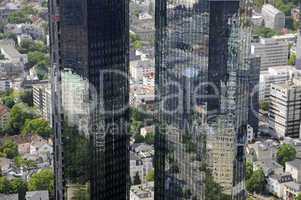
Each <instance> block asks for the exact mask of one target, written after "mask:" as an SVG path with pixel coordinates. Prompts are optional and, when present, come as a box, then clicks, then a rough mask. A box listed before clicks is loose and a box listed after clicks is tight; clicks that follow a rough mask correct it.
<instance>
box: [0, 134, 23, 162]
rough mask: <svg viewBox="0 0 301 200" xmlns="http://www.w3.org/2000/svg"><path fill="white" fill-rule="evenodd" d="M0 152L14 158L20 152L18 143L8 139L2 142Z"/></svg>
mask: <svg viewBox="0 0 301 200" xmlns="http://www.w3.org/2000/svg"><path fill="white" fill-rule="evenodd" d="M0 152H1V153H2V155H4V156H6V157H7V158H9V159H13V158H15V157H16V156H17V155H18V154H19V153H18V145H17V144H16V143H15V142H14V141H13V140H10V139H7V140H5V141H4V143H3V144H2V146H1V148H0Z"/></svg>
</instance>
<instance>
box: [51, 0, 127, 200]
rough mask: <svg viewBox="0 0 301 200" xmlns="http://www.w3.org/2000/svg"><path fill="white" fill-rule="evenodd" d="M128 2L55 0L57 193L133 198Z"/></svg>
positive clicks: (114, 199)
mask: <svg viewBox="0 0 301 200" xmlns="http://www.w3.org/2000/svg"><path fill="white" fill-rule="evenodd" d="M128 4H129V2H128V0H121V1H120V0H91V1H87V0H50V1H49V11H50V35H51V61H52V94H53V95H52V96H53V98H52V105H53V128H54V130H55V135H54V136H55V137H54V141H55V142H54V145H55V162H54V166H55V198H56V200H62V199H67V200H69V199H78V198H82V199H92V200H107V199H112V200H117V199H118V200H125V199H128V189H129V188H128V170H129V156H128V135H127V132H128V131H127V122H128V119H129V112H128V98H129V91H128V90H129V88H128V80H127V74H128V62H129V61H128V53H129V52H128V51H129V22H128V19H129V16H128V15H129V8H128V7H129V5H128Z"/></svg>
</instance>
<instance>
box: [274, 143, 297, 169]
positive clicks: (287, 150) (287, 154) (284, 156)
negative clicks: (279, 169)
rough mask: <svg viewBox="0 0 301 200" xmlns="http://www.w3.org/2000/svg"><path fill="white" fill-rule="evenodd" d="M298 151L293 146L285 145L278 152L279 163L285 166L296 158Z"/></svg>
mask: <svg viewBox="0 0 301 200" xmlns="http://www.w3.org/2000/svg"><path fill="white" fill-rule="evenodd" d="M296 153H297V152H296V149H295V147H294V146H293V145H291V144H283V145H282V146H281V147H280V148H279V149H278V151H277V161H278V162H279V163H280V164H281V165H282V166H285V163H286V162H288V161H292V160H294V159H295V158H296Z"/></svg>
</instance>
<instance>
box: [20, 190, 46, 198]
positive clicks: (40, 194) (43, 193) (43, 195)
mask: <svg viewBox="0 0 301 200" xmlns="http://www.w3.org/2000/svg"><path fill="white" fill-rule="evenodd" d="M25 200H49V193H48V191H47V190H41V191H31V192H26V195H25Z"/></svg>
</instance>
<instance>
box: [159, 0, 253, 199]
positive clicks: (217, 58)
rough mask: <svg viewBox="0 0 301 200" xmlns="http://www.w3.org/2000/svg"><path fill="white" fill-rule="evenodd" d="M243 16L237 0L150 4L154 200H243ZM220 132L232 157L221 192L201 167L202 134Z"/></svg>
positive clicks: (246, 39) (245, 8)
mask: <svg viewBox="0 0 301 200" xmlns="http://www.w3.org/2000/svg"><path fill="white" fill-rule="evenodd" d="M249 14H250V9H249V4H248V2H247V1H244V0H241V1H239V0H190V1H187V0H176V1H167V0H158V1H156V98H157V99H156V106H157V111H158V112H157V117H156V120H157V121H156V124H157V126H156V137H155V199H156V200H160V199H162V200H163V199H164V200H165V199H195V200H205V199H206V200H207V199H231V198H232V199H245V198H246V193H245V190H244V175H245V173H244V163H245V157H244V144H245V136H246V127H247V118H248V114H247V113H248V93H249V92H248V75H247V73H248V70H249V62H248V61H247V60H248V59H249V58H248V56H249V53H250V30H249V25H250V21H249V17H248V16H249ZM221 124H224V125H226V130H227V131H220V128H221V127H220V126H221ZM231 131H232V132H231ZM224 133H226V134H227V135H232V136H233V139H231V140H229V141H228V142H231V143H232V146H233V155H234V156H229V158H231V157H232V158H233V160H232V164H229V165H228V166H231V168H232V172H227V173H228V174H229V175H231V176H232V181H231V182H230V183H229V181H227V183H226V184H227V191H223V190H222V187H221V185H223V184H224V183H222V182H219V181H221V180H224V179H222V178H221V177H218V176H219V175H222V174H223V173H218V174H213V173H212V170H210V169H208V166H207V165H208V163H207V162H206V161H207V159H206V157H207V155H206V154H207V153H206V146H207V144H206V137H207V136H208V134H210V137H219V136H220V134H224ZM220 138H227V137H226V135H221V137H220ZM219 152H222V151H219ZM222 156H223V155H222V153H221V154H220V157H221V158H222ZM212 159H213V158H210V160H211V162H215V161H214V160H212ZM214 159H218V155H217V154H215V156H214ZM230 162H231V161H230ZM228 168H229V167H228ZM228 168H227V169H228ZM214 182H215V183H217V184H219V185H220V187H217V188H213V187H215V186H217V184H215V183H214ZM229 184H230V185H229ZM212 191H215V192H212Z"/></svg>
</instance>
